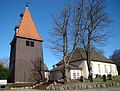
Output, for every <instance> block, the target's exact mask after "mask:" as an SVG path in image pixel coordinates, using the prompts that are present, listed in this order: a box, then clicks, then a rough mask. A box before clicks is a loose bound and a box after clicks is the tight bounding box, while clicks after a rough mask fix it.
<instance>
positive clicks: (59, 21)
mask: <svg viewBox="0 0 120 91" xmlns="http://www.w3.org/2000/svg"><path fill="white" fill-rule="evenodd" d="M70 13H71V9H70V7H69V6H66V7H64V9H63V10H62V11H61V12H60V14H59V15H58V16H57V17H54V18H53V19H54V24H55V27H54V31H52V36H53V37H54V39H53V40H52V43H53V44H52V45H53V46H52V49H54V50H56V51H57V52H61V53H62V55H63V60H64V69H65V70H64V71H65V72H64V73H65V81H67V82H68V81H69V77H68V60H67V55H68V32H69V22H70Z"/></svg>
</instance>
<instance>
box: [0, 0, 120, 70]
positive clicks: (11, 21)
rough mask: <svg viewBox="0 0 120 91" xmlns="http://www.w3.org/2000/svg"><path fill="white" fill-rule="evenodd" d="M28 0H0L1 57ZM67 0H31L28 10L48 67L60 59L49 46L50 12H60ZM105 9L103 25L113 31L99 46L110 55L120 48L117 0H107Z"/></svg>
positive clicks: (6, 53)
mask: <svg viewBox="0 0 120 91" xmlns="http://www.w3.org/2000/svg"><path fill="white" fill-rule="evenodd" d="M25 1H27V0H0V59H1V58H9V56H10V42H11V40H12V38H13V35H14V27H15V26H16V25H18V23H19V21H20V17H19V15H20V13H22V12H23V11H24V9H25ZM69 1H70V0H30V4H29V10H30V13H31V15H32V18H33V20H34V22H35V24H36V26H37V29H38V31H39V33H40V35H41V37H42V38H43V39H44V42H43V50H44V51H43V53H44V61H45V63H46V64H47V66H48V68H49V69H51V68H52V65H53V64H55V63H57V62H58V61H59V58H58V57H56V56H55V55H54V53H52V52H51V51H50V49H49V48H48V46H47V45H48V40H49V38H50V36H49V32H50V31H52V29H53V20H52V15H55V14H56V13H58V12H59V11H60V9H61V8H62V7H63V6H64V4H65V3H66V2H69ZM106 11H107V12H108V13H109V15H110V17H111V19H112V21H113V22H112V23H111V25H110V26H109V27H108V28H106V29H108V30H110V31H112V33H113V36H112V37H111V38H110V39H109V41H108V42H107V43H106V46H104V47H102V48H101V49H103V51H104V54H105V56H106V57H109V56H110V55H111V54H112V52H113V51H114V50H115V49H120V0H107V8H106Z"/></svg>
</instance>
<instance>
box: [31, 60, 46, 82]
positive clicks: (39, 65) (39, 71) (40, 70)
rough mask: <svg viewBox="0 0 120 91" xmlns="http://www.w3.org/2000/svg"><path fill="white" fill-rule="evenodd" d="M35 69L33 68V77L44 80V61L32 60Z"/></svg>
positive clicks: (36, 79)
mask: <svg viewBox="0 0 120 91" xmlns="http://www.w3.org/2000/svg"><path fill="white" fill-rule="evenodd" d="M32 64H33V69H32V77H33V78H34V79H35V81H36V82H38V83H39V82H43V81H44V80H45V79H44V78H45V77H44V63H43V61H42V60H41V59H39V60H35V61H32Z"/></svg>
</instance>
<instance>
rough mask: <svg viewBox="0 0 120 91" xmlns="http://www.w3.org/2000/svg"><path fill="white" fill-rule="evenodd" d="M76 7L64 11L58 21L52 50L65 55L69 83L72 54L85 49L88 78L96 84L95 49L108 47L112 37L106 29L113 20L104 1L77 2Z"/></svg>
mask: <svg viewBox="0 0 120 91" xmlns="http://www.w3.org/2000/svg"><path fill="white" fill-rule="evenodd" d="M73 4H74V5H71V6H69V7H68V6H67V7H64V9H63V10H62V12H60V14H59V15H58V16H59V17H57V18H54V23H55V25H54V26H55V27H54V31H52V33H53V35H52V36H53V37H54V39H53V42H52V43H53V47H52V48H53V49H55V50H56V51H57V52H58V51H59V52H61V53H63V61H64V66H65V68H64V69H65V80H66V81H67V82H68V81H69V79H68V78H69V77H68V73H69V68H68V66H69V60H70V59H71V57H72V53H73V51H74V50H75V49H76V47H81V48H83V50H84V52H85V54H86V60H87V65H88V72H89V74H88V77H89V78H90V81H92V72H91V57H90V56H91V55H90V54H91V48H92V47H94V46H95V45H99V44H100V45H104V43H105V40H106V39H107V37H108V36H109V34H110V33H109V31H105V30H104V28H105V27H106V26H107V25H108V24H109V23H110V19H109V17H108V14H107V13H106V12H105V4H104V2H103V0H75V2H74V3H73ZM71 41H72V43H71ZM63 73H64V72H63Z"/></svg>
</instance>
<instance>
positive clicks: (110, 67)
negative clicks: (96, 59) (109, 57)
mask: <svg viewBox="0 0 120 91" xmlns="http://www.w3.org/2000/svg"><path fill="white" fill-rule="evenodd" d="M110 73H112V65H110Z"/></svg>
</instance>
